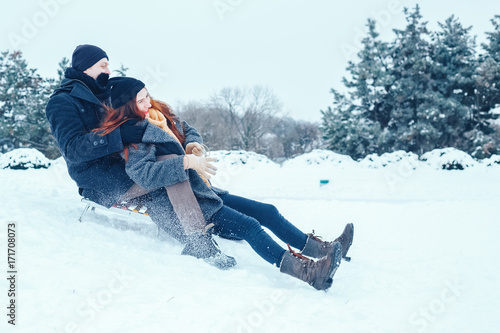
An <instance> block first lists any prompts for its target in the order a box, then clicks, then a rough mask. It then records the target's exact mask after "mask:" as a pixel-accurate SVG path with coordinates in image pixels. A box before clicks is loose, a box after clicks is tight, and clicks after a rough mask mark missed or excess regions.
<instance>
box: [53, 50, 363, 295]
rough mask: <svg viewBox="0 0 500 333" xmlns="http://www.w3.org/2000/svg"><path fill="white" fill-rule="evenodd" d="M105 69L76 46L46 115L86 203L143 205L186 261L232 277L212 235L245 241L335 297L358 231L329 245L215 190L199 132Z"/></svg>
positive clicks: (101, 57)
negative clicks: (198, 261)
mask: <svg viewBox="0 0 500 333" xmlns="http://www.w3.org/2000/svg"><path fill="white" fill-rule="evenodd" d="M108 65H109V58H108V56H107V54H106V53H105V52H104V51H103V50H102V49H100V48H99V47H97V46H93V45H80V46H78V47H77V48H76V49H75V51H74V53H73V56H72V66H71V67H69V68H68V69H67V70H66V72H65V79H64V80H63V81H62V82H61V86H60V87H59V88H58V89H56V91H55V92H54V94H53V95H52V96H51V98H50V100H49V103H48V104H47V108H46V114H47V118H48V120H49V122H50V125H51V128H52V133H53V135H54V137H55V138H56V140H57V143H58V145H59V149H60V150H61V153H62V155H63V157H64V159H65V160H66V163H67V166H68V171H69V174H70V176H71V177H72V179H73V180H75V182H76V183H77V185H78V187H79V191H80V194H81V195H83V196H84V197H86V198H89V199H90V200H92V201H95V202H97V203H99V204H101V205H104V206H107V207H109V206H111V205H113V204H114V203H116V202H119V201H122V200H138V201H140V202H142V203H144V204H145V205H146V206H147V207H148V211H149V214H150V217H151V219H152V220H153V221H154V222H155V223H156V224H157V225H158V226H159V227H160V228H162V229H164V230H165V231H166V232H167V233H168V234H170V235H171V236H173V237H174V238H176V239H177V240H179V241H180V242H181V243H183V244H185V247H184V249H183V251H182V254H185V255H191V256H195V257H197V258H203V259H204V260H205V261H207V262H209V263H211V264H213V265H215V266H217V267H219V268H223V269H224V268H229V267H232V266H234V265H235V264H236V261H235V259H234V258H232V257H230V256H227V255H225V254H223V253H222V252H221V251H220V249H219V248H218V246H217V244H216V243H215V241H214V240H213V237H212V235H218V236H221V237H224V238H229V239H235V240H245V241H247V242H248V243H249V244H250V246H251V247H252V248H253V250H254V251H255V252H257V254H258V255H259V256H261V257H262V258H263V259H264V260H266V261H267V262H269V263H270V264H273V265H275V266H276V267H278V268H279V269H280V271H281V272H283V273H286V274H289V275H291V276H293V277H296V278H298V279H300V280H303V281H305V282H306V283H308V284H310V285H311V286H313V287H314V288H316V289H318V290H326V289H328V288H329V287H330V286H331V284H332V278H333V275H334V274H335V272H336V270H337V268H338V267H339V265H340V260H341V258H345V259H348V258H347V257H346V254H347V251H348V250H349V247H350V245H351V243H352V239H353V231H354V230H353V225H352V224H350V223H349V224H347V225H346V227H345V229H344V232H343V233H342V234H341V235H340V236H339V237H338V238H337V239H335V241H332V242H327V241H322V240H321V239H319V238H318V237H316V236H314V235H313V234H305V233H303V232H302V231H300V230H299V229H298V228H296V227H295V226H294V225H293V224H291V223H290V222H289V221H287V220H286V219H285V218H284V217H283V216H282V215H281V214H280V213H279V212H278V210H277V209H276V207H274V206H273V205H270V204H265V203H261V202H257V201H253V200H250V199H247V198H243V197H239V196H235V195H232V194H230V193H228V192H227V191H224V190H221V189H218V188H215V187H213V186H212V185H211V184H210V177H211V176H212V175H215V174H216V168H215V167H214V166H213V165H212V164H211V162H213V161H214V159H213V158H209V157H206V156H205V154H204V148H203V140H202V138H201V136H200V134H199V133H198V132H197V131H196V129H195V128H193V127H191V126H189V124H188V123H186V122H185V121H181V120H180V119H179V118H178V117H176V116H175V114H174V113H173V112H172V110H171V108H170V107H169V106H168V105H167V104H166V103H164V102H162V101H159V100H155V99H152V98H151V96H150V95H149V93H148V91H147V88H146V87H145V85H144V83H143V82H141V81H140V80H137V79H134V78H130V77H116V78H112V79H109V75H110V71H109V69H108ZM263 226H264V227H266V228H268V229H269V230H270V231H272V232H273V233H274V234H275V235H276V236H278V237H279V238H280V239H281V240H282V241H283V242H285V243H286V244H288V249H284V248H283V247H282V246H280V245H279V244H278V243H276V242H275V241H274V240H273V239H272V238H271V237H270V236H269V235H268V234H267V232H266V231H265V230H264V229H263V228H262V227H263ZM292 247H293V248H295V249H298V250H300V253H298V252H295V251H293V250H292ZM308 257H312V258H316V259H317V260H316V261H314V260H313V259H310V258H308Z"/></svg>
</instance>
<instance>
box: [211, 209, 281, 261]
mask: <svg viewBox="0 0 500 333" xmlns="http://www.w3.org/2000/svg"><path fill="white" fill-rule="evenodd" d="M209 223H213V224H214V228H213V231H214V233H215V234H216V235H221V236H227V237H238V238H241V239H244V240H246V241H247V242H248V243H249V244H250V246H251V247H252V248H253V249H254V251H255V252H257V254H258V255H260V256H261V257H262V258H263V259H264V260H266V261H267V262H269V263H271V264H274V265H276V266H277V267H279V266H280V263H281V259H282V258H283V254H284V253H285V249H283V248H282V247H281V246H279V245H278V243H276V242H275V241H274V240H273V239H272V238H271V237H270V236H269V235H268V234H267V233H266V232H265V231H264V229H262V226H261V225H260V223H259V221H257V220H256V219H254V218H253V217H250V216H247V215H245V214H242V213H240V212H238V211H236V210H234V209H232V208H229V207H227V206H222V208H221V209H220V210H219V211H218V212H217V213H215V214H214V215H213V216H212V218H211V219H210V221H209Z"/></svg>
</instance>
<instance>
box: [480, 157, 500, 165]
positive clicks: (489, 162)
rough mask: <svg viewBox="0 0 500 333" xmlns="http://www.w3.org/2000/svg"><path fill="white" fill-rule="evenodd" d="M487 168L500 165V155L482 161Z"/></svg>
mask: <svg viewBox="0 0 500 333" xmlns="http://www.w3.org/2000/svg"><path fill="white" fill-rule="evenodd" d="M481 162H482V163H483V164H484V165H486V166H489V167H490V166H495V165H500V155H491V156H490V157H489V158H485V159H484V160H482V161H481Z"/></svg>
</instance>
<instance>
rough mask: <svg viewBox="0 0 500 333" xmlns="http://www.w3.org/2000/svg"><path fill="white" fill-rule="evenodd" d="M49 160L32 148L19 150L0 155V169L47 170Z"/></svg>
mask: <svg viewBox="0 0 500 333" xmlns="http://www.w3.org/2000/svg"><path fill="white" fill-rule="evenodd" d="M49 165H50V160H49V159H47V158H46V157H45V155H43V154H42V153H41V152H39V151H38V150H36V149H33V148H20V149H15V150H12V151H10V152H8V153H5V154H3V155H0V169H5V168H10V169H28V168H35V169H38V168H48V167H49Z"/></svg>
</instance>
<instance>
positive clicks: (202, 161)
mask: <svg viewBox="0 0 500 333" xmlns="http://www.w3.org/2000/svg"><path fill="white" fill-rule="evenodd" d="M185 158H186V160H187V163H186V162H185V163H184V167H185V168H186V169H193V170H195V171H196V172H198V174H199V175H200V176H202V177H205V178H206V179H210V175H215V172H216V171H217V168H216V167H215V166H214V165H213V164H211V163H210V162H216V161H217V159H216V158H214V157H202V156H196V155H193V154H189V155H185Z"/></svg>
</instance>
